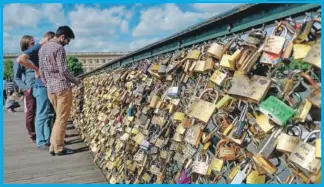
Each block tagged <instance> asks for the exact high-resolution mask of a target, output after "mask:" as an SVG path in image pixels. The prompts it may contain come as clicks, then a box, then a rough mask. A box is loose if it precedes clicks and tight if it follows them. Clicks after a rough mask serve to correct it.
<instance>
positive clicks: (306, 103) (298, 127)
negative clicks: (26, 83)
mask: <svg viewBox="0 0 324 187" xmlns="http://www.w3.org/2000/svg"><path fill="white" fill-rule="evenodd" d="M320 22H321V20H320V18H319V17H318V16H316V15H312V16H311V17H308V19H306V20H304V22H296V21H294V20H292V19H286V20H283V21H280V22H277V23H276V26H275V27H274V29H273V32H272V33H269V34H266V32H265V30H264V29H263V28H262V29H253V30H251V31H250V32H248V35H247V37H246V38H244V39H243V38H242V37H241V36H240V35H234V36H233V37H230V38H227V39H225V38H220V39H216V40H215V41H212V42H206V43H204V44H201V45H198V46H194V47H193V48H190V49H185V50H182V51H176V52H174V53H172V54H167V55H162V56H159V57H158V58H155V59H153V60H144V61H141V62H139V63H137V64H136V65H132V66H129V67H123V68H119V69H117V70H111V71H109V72H106V73H102V74H100V75H95V76H90V77H86V78H85V79H84V80H83V86H82V87H79V88H75V89H74V90H73V92H74V98H75V99H74V103H73V105H74V107H73V112H72V114H73V120H74V124H75V127H76V128H77V130H78V131H79V132H80V134H81V136H82V138H83V139H84V140H85V142H86V143H87V145H88V146H89V147H90V150H91V151H92V152H93V153H94V155H95V162H97V163H98V165H99V167H100V168H101V169H102V170H103V171H105V173H106V174H107V175H106V177H107V181H108V182H109V183H112V184H115V183H126V184H129V183H135V184H138V183H155V184H161V183H169V184H174V183H176V184H190V183H191V184H196V183H204V184H207V183H208V184H217V183H218V184H220V183H226V184H240V183H246V184H263V183H267V184H270V183H285V184H292V183H294V184H295V183H320V178H321V173H320V172H321V171H320V170H321V145H320V144H321V143H320V142H321V139H320V132H321V131H320V122H321V119H320V118H321V115H320V111H321V81H320V80H321V56H320V50H321V47H320V46H321V44H320V34H321V29H320V28H318V23H320ZM316 24H317V25H316Z"/></svg>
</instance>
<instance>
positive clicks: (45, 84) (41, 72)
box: [38, 50, 47, 87]
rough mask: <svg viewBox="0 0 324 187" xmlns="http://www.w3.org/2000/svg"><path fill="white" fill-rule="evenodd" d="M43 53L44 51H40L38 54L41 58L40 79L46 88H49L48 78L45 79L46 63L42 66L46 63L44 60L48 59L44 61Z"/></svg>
mask: <svg viewBox="0 0 324 187" xmlns="http://www.w3.org/2000/svg"><path fill="white" fill-rule="evenodd" d="M41 53H42V50H40V51H39V52H38V57H39V73H40V78H41V80H42V82H43V84H44V86H45V87H47V81H46V77H45V73H44V68H43V66H44V63H43V64H42V62H44V60H46V59H43V55H41Z"/></svg>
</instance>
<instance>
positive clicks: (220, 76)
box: [209, 69, 227, 86]
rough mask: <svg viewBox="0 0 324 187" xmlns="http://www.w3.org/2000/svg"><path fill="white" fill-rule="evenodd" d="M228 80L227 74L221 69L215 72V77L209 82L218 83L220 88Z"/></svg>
mask: <svg viewBox="0 0 324 187" xmlns="http://www.w3.org/2000/svg"><path fill="white" fill-rule="evenodd" d="M226 78H227V72H225V71H224V70H221V69H217V70H215V71H214V73H213V75H212V76H211V77H210V78H209V80H211V81H212V82H214V83H216V84H217V85H218V86H222V84H223V82H224V80H225V79H226Z"/></svg>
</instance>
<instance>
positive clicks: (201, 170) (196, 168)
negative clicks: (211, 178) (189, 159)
mask: <svg viewBox="0 0 324 187" xmlns="http://www.w3.org/2000/svg"><path fill="white" fill-rule="evenodd" d="M204 156H205V157H206V158H205V161H203V160H199V155H197V157H196V160H194V162H193V165H192V172H193V173H198V174H200V175H206V174H207V171H208V167H209V162H210V160H209V155H208V154H204Z"/></svg>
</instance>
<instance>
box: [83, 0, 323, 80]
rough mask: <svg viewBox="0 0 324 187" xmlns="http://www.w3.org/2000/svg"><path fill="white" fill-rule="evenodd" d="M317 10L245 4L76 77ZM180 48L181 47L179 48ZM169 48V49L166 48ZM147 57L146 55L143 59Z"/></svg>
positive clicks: (303, 6) (312, 6)
mask: <svg viewBox="0 0 324 187" xmlns="http://www.w3.org/2000/svg"><path fill="white" fill-rule="evenodd" d="M319 8H321V5H320V4H293V3H288V4H247V5H242V6H239V7H236V8H234V9H232V10H230V11H227V12H225V13H223V14H220V15H219V16H215V17H213V18H211V19H209V20H207V21H205V22H203V23H200V24H196V25H194V26H192V27H189V28H188V29H185V30H184V31H181V32H179V33H177V34H175V35H172V36H170V37H168V38H166V39H163V40H161V41H158V42H155V43H153V44H151V45H148V46H146V47H143V48H141V49H138V50H136V51H134V52H132V53H129V54H127V55H125V56H123V57H121V58H118V59H115V60H112V61H111V62H109V63H107V64H105V65H103V66H101V67H99V68H97V69H94V70H92V71H90V72H87V73H85V74H83V75H81V76H80V77H85V76H88V75H91V74H93V73H94V72H97V71H101V70H104V71H105V70H106V69H108V68H109V67H111V66H113V67H116V65H115V64H116V63H118V62H120V63H119V65H123V64H128V63H131V62H132V61H134V62H137V61H140V60H143V59H147V58H152V57H154V56H157V55H160V54H164V53H168V52H172V51H175V50H178V49H181V48H186V47H190V46H192V45H195V44H199V43H202V42H204V41H208V40H211V39H215V38H217V37H221V36H224V35H230V34H233V33H237V32H245V31H247V30H249V29H251V28H256V27H259V26H261V25H262V24H271V22H274V21H275V20H278V19H283V18H285V17H289V16H291V17H297V16H301V15H302V14H303V13H304V12H307V11H313V10H316V9H319ZM228 24H231V25H232V28H231V30H227V26H228ZM179 44H181V45H179ZM167 46H170V47H167ZM147 54H150V55H147Z"/></svg>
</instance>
